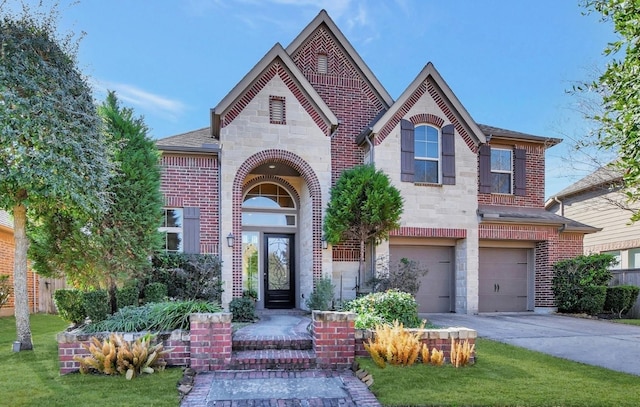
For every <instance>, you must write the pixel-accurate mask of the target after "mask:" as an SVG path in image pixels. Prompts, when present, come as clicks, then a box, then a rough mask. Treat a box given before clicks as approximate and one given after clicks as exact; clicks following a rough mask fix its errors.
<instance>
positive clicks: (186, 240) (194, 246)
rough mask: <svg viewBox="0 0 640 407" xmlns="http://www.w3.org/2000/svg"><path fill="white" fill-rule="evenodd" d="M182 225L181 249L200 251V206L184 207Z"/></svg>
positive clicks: (192, 251) (190, 251) (188, 251)
mask: <svg viewBox="0 0 640 407" xmlns="http://www.w3.org/2000/svg"><path fill="white" fill-rule="evenodd" d="M183 216H184V223H183V225H182V251H183V252H185V253H189V254H192V253H200V208H184V209H183Z"/></svg>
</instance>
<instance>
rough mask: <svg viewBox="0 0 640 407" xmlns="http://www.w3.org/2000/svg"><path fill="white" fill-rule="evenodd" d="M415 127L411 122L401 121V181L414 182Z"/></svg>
mask: <svg viewBox="0 0 640 407" xmlns="http://www.w3.org/2000/svg"><path fill="white" fill-rule="evenodd" d="M414 148H415V147H414V127H413V123H411V122H410V121H409V120H404V119H402V120H400V169H401V171H400V180H401V181H403V182H413V177H414V174H415V169H414V156H413V152H414Z"/></svg>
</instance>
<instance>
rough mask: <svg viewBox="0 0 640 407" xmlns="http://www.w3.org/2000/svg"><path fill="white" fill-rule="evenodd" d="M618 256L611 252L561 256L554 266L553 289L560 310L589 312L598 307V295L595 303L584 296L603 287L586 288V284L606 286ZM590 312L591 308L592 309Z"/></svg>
mask: <svg viewBox="0 0 640 407" xmlns="http://www.w3.org/2000/svg"><path fill="white" fill-rule="evenodd" d="M615 262H616V260H615V257H613V256H612V255H610V254H606V253H602V254H590V255H588V256H584V255H580V256H577V257H575V258H573V259H567V260H562V261H559V262H557V263H556V264H554V266H553V272H554V275H553V293H554V295H555V300H556V305H557V306H558V311H560V312H568V313H580V312H587V311H586V309H585V308H588V309H589V310H593V309H595V308H596V307H595V304H597V303H598V301H599V300H598V299H595V300H594V302H593V303H592V302H591V300H590V299H587V298H585V296H587V295H589V294H591V293H594V294H599V293H600V290H599V289H596V290H590V291H588V292H585V289H586V287H592V286H606V285H607V284H608V283H609V281H610V280H611V277H612V274H611V271H610V270H609V268H610V267H611V266H612V265H613V264H615ZM589 313H590V312H589Z"/></svg>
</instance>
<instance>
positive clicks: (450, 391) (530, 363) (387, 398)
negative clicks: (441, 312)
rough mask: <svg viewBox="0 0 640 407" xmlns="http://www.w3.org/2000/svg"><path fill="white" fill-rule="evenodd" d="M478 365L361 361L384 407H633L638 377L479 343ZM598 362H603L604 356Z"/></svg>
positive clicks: (635, 401) (511, 347) (636, 396)
mask: <svg viewBox="0 0 640 407" xmlns="http://www.w3.org/2000/svg"><path fill="white" fill-rule="evenodd" d="M476 346H477V349H478V356H477V361H476V364H475V365H473V366H467V367H462V368H458V369H456V368H454V367H452V366H451V365H446V366H441V367H435V366H427V365H422V364H420V365H414V366H412V367H399V366H387V367H386V368H385V369H380V368H378V367H377V366H376V365H375V364H374V363H373V362H372V361H371V360H370V359H364V358H363V359H359V362H360V365H361V367H362V368H364V369H366V370H368V371H369V372H370V373H371V374H372V375H373V378H374V384H373V386H372V387H371V390H372V391H373V393H374V394H375V395H376V397H377V398H378V400H380V402H381V403H382V404H384V405H385V406H602V407H606V406H637V405H638V400H639V399H638V397H639V396H638V395H639V394H640V393H638V380H639V379H638V377H637V376H633V375H629V374H625V373H618V372H613V371H611V370H607V369H603V368H599V367H593V366H588V365H584V364H580V363H577V362H570V361H566V360H563V359H559V358H555V357H553V356H548V355H545V354H542V353H539V352H533V351H529V350H525V349H522V348H518V347H515V346H510V345H506V344H502V343H498V342H494V341H490V340H486V339H478V340H477V345H476ZM602 357H603V358H606V357H607V354H606V351H603V353H602Z"/></svg>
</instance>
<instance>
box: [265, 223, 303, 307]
mask: <svg viewBox="0 0 640 407" xmlns="http://www.w3.org/2000/svg"><path fill="white" fill-rule="evenodd" d="M293 236H294V235H290V234H266V233H265V235H264V253H265V256H264V270H265V272H264V287H265V303H264V306H265V308H280V309H282V308H293V307H295V280H294V276H295V269H294V262H293V259H294V257H293V253H294V243H293V242H294V239H293Z"/></svg>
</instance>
